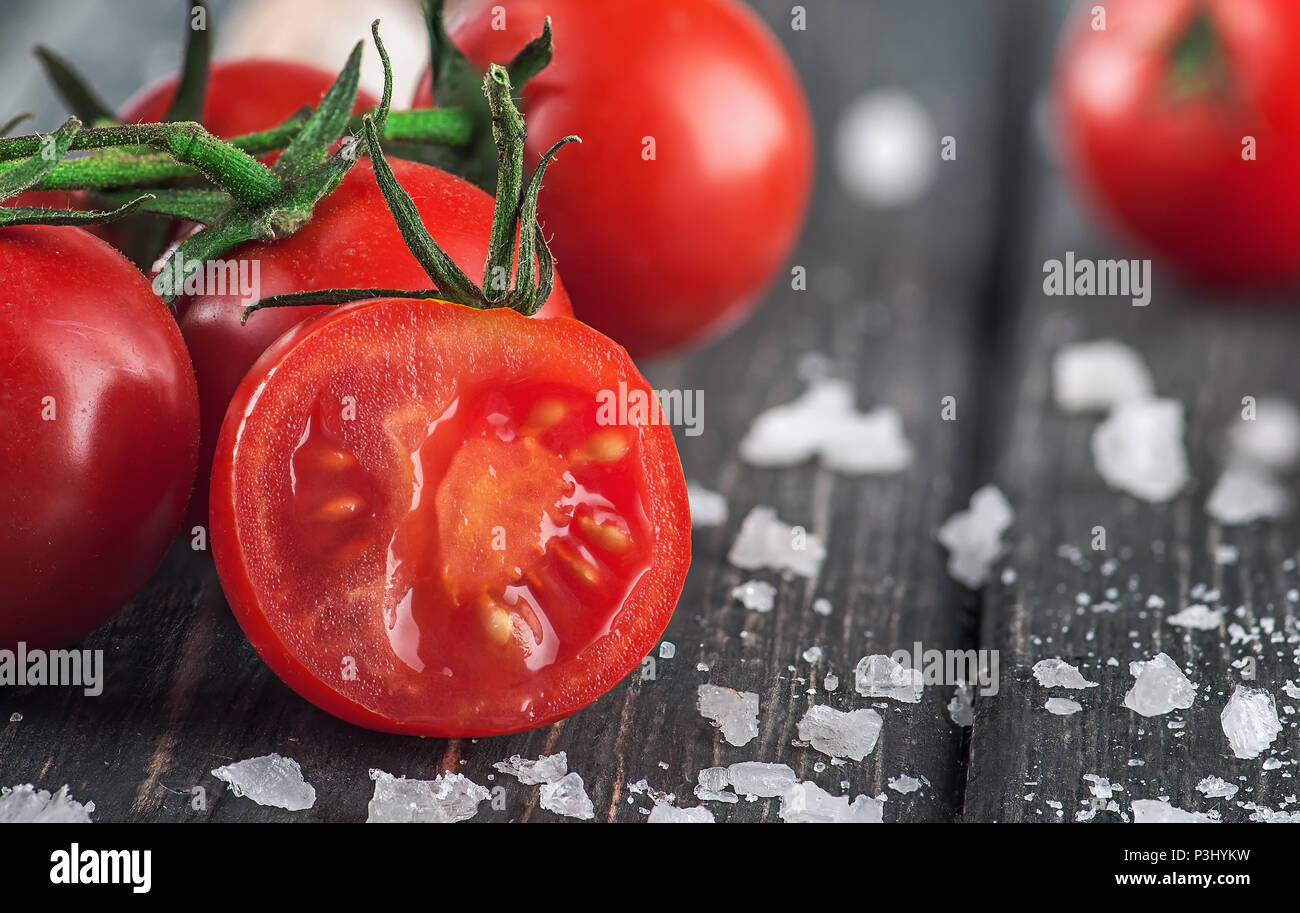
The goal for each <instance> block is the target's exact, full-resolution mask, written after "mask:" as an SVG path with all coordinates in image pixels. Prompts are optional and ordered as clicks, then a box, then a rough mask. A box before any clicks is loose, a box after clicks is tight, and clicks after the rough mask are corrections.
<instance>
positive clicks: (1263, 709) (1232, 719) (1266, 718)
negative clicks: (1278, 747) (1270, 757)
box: [1219, 685, 1282, 758]
mask: <svg viewBox="0 0 1300 913" xmlns="http://www.w3.org/2000/svg"><path fill="white" fill-rule="evenodd" d="M1219 722H1221V723H1222V724H1223V734H1224V735H1226V736H1227V737H1228V744H1229V745H1230V746H1231V747H1232V753H1233V754H1234V755H1236V756H1237V757H1239V758H1257V757H1259V754H1260V752H1262V751H1263V750H1264V749H1265V748H1268V746H1270V745H1272V744H1273V741H1274V740H1275V739H1276V738H1277V737H1278V734H1279V733H1281V732H1282V723H1281V722H1280V721H1279V720H1278V718H1277V703H1276V702H1275V701H1274V700H1273V695H1271V694H1269V693H1268V692H1267V691H1265V690H1263V689H1262V688H1247V687H1246V686H1245V685H1238V686H1237V687H1236V688H1235V689H1233V692H1232V697H1230V698H1228V703H1227V705H1226V706H1225V707H1224V708H1223V712H1222V713H1221V714H1219Z"/></svg>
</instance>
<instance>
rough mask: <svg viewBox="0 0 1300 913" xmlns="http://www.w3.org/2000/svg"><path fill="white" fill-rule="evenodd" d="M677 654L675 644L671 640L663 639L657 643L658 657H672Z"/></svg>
mask: <svg viewBox="0 0 1300 913" xmlns="http://www.w3.org/2000/svg"><path fill="white" fill-rule="evenodd" d="M676 655H677V645H676V644H675V643H673V642H672V641H671V640H665V641H664V642H662V643H661V644H659V658H660V659H672V658H673V657H674V656H676Z"/></svg>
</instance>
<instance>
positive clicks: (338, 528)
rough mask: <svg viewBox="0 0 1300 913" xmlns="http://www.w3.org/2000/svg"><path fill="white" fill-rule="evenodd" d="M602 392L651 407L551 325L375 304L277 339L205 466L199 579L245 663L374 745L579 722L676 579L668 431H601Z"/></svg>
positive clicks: (663, 607)
mask: <svg viewBox="0 0 1300 913" xmlns="http://www.w3.org/2000/svg"><path fill="white" fill-rule="evenodd" d="M342 351H347V352H348V353H349V354H348V357H347V358H346V359H340V358H339V354H340V352H342ZM620 381H624V382H630V383H634V384H637V385H639V387H640V388H641V389H646V390H648V387H647V386H646V384H645V381H644V380H643V379H641V378H640V376H639V374H637V373H636V370H635V368H634V367H633V366H632V364H631V362H630V360H629V359H628V358H627V355H626V353H625V352H624V351H623V350H622V349H621V348H619V347H618V346H616V345H614V344H613V343H612V342H610V341H609V340H607V339H605V338H604V337H601V336H600V335H599V334H598V333H596V332H595V331H593V330H591V329H589V328H587V327H585V326H583V325H582V324H580V323H578V322H576V321H574V320H571V319H567V318H555V319H552V320H543V321H528V320H525V319H524V318H522V317H520V316H519V315H517V314H514V313H512V312H507V311H475V310H472V309H469V308H464V307H461V306H459V305H452V304H447V303H444V302H434V301H425V302H411V301H381V302H367V303H365V304H363V305H353V306H349V307H347V308H342V309H337V310H335V311H333V312H330V313H326V314H322V315H320V316H319V317H316V318H313V319H312V320H310V321H308V322H307V323H305V324H303V325H302V326H300V327H298V328H297V329H295V330H294V331H291V332H290V334H289V335H288V336H287V337H286V338H285V339H283V340H281V341H280V342H277V343H276V345H275V346H274V347H273V348H272V349H271V350H269V351H268V352H267V353H266V355H265V356H263V359H262V360H261V361H259V363H258V365H256V366H255V367H254V368H253V370H252V371H251V372H250V374H249V377H248V378H247V379H246V380H245V382H244V384H243V385H241V387H240V390H239V392H238V393H237V395H236V399H235V401H234V402H233V403H232V406H231V411H230V413H229V415H228V416H227V419H226V424H225V427H224V428H223V431H222V437H221V441H220V443H219V445H218V449H217V458H216V462H215V464H214V469H213V489H212V525H213V538H214V551H215V555H216V559H217V567H218V570H219V571H220V573H221V578H222V582H223V586H224V587H225V589H226V592H227V595H228V597H229V598H230V601H231V605H232V607H233V608H234V610H235V612H236V615H237V616H238V617H239V619H240V622H241V624H243V626H244V628H245V631H246V632H248V634H249V637H250V639H251V640H252V641H253V643H254V645H255V646H256V647H257V648H258V649H259V651H260V652H261V653H262V655H263V657H264V658H266V659H267V661H268V662H269V663H270V664H271V665H272V667H273V668H274V669H275V671H276V672H277V673H278V674H280V675H281V677H282V678H284V679H285V680H286V681H287V682H288V683H289V684H290V685H291V686H293V687H294V688H296V689H297V690H299V691H300V692H301V693H303V694H304V695H305V696H306V697H308V698H309V699H310V700H312V701H313V702H314V703H316V704H317V705H318V706H320V707H322V708H323V709H326V710H328V711H329V712H331V713H335V714H336V715H338V716H341V717H343V718H345V719H349V720H351V721H353V722H357V723H360V724H361V725H365V726H370V727H372V728H378V729H385V730H389V731H398V732H414V733H418V734H423V735H489V734H495V733H500V732H511V731H517V730H521V729H526V728H531V727H533V726H538V725H542V724H544V723H546V722H549V721H551V720H554V719H558V718H559V717H562V716H565V715H567V714H569V713H572V712H573V711H574V710H577V709H578V708H580V707H581V706H584V705H585V704H587V703H590V701H592V700H594V699H595V698H596V697H598V696H599V695H600V694H601V693H603V692H604V691H605V690H607V689H608V688H609V687H611V686H612V685H613V684H614V683H615V682H617V681H618V680H619V679H620V678H622V676H623V675H625V674H626V673H627V672H628V671H630V669H631V668H633V667H635V666H636V664H637V663H639V661H640V659H641V658H642V657H643V656H644V655H645V654H646V652H648V650H649V649H650V648H651V647H652V646H653V644H654V642H655V640H656V639H657V637H658V635H659V633H660V632H661V631H662V630H663V627H664V625H665V624H666V623H667V620H668V618H669V616H670V615H671V612H672V609H673V606H674V604H675V603H676V599H677V596H678V594H679V593H680V590H681V583H682V579H683V577H684V575H685V570H686V566H687V564H688V562H689V520H688V516H689V515H688V511H687V509H686V504H685V484H684V482H683V480H682V476H681V468H680V464H679V463H678V461H677V456H676V450H675V448H674V446H673V442H672V435H671V432H670V431H669V430H668V429H667V428H666V427H663V426H650V425H647V426H637V425H620V426H613V425H611V426H605V425H601V424H600V423H599V422H598V414H597V409H596V397H595V395H594V394H595V391H597V390H599V389H606V388H609V389H615V388H617V386H618V384H619V382H620Z"/></svg>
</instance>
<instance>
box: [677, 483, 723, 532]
mask: <svg viewBox="0 0 1300 913" xmlns="http://www.w3.org/2000/svg"><path fill="white" fill-rule="evenodd" d="M686 498H687V500H688V501H689V502H690V506H691V526H693V527H696V528H704V527H708V526H721V525H722V524H724V523H726V522H727V499H726V498H724V497H723V496H722V495H720V494H718V493H717V492H716V491H710V490H709V489H707V488H705V487H704V486H703V485H700V484H698V483H696V482H687V483H686Z"/></svg>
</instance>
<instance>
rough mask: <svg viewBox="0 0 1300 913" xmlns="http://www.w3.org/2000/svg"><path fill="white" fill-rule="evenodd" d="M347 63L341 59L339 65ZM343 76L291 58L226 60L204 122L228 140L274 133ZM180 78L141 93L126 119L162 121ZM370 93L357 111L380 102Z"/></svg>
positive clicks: (213, 78)
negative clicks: (242, 136) (235, 137)
mask: <svg viewBox="0 0 1300 913" xmlns="http://www.w3.org/2000/svg"><path fill="white" fill-rule="evenodd" d="M342 65H343V61H341V60H340V61H339V66H340V67H341V66H342ZM336 78H337V74H335V73H330V72H329V71H327V70H322V69H318V68H317V67H312V66H308V65H307V64H303V63H293V62H291V61H287V60H268V59H261V58H248V59H246V60H225V61H219V62H217V63H214V64H213V65H212V68H211V70H210V71H209V73H208V90H207V96H206V98H205V99H204V105H203V116H202V118H200V122H201V123H202V124H203V126H205V127H207V128H208V131H209V132H210V133H211V134H212V135H213V136H217V137H220V138H222V139H225V138H227V137H231V136H240V135H241V134H244V133H256V132H257V131H259V130H269V129H270V128H272V127H275V126H278V125H279V124H281V123H283V122H284V121H286V120H288V119H289V118H290V117H293V115H295V114H297V113H298V112H299V111H300V110H302V109H303V108H305V107H310V108H314V107H316V105H318V104H320V100H321V97H322V96H323V95H324V94H325V93H326V92H327V91H328V90H329V87H330V86H332V85H333V84H334V80H335V79H336ZM178 82H179V77H177V76H169V77H167V78H166V79H164V80H162V81H160V82H158V83H156V84H154V85H152V86H149V87H148V88H145V89H143V90H141V91H140V92H139V93H138V94H137V95H136V96H135V97H134V98H132V99H131V100H130V101H128V102H127V103H126V106H125V108H124V109H123V111H122V119H123V120H124V121H126V122H127V123H134V124H144V123H154V122H156V121H160V120H162V119H163V117H165V116H166V114H167V107H168V106H169V105H170V104H171V101H172V96H174V95H175V94H176V85H177V83H178ZM378 103H379V102H378V100H377V99H376V98H374V97H373V96H372V95H370V93H368V92H362V91H359V92H357V102H356V105H355V106H354V107H353V109H352V110H353V111H354V112H361V111H365V110H368V109H369V108H372V107H374V106H375V105H376V104H378Z"/></svg>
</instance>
